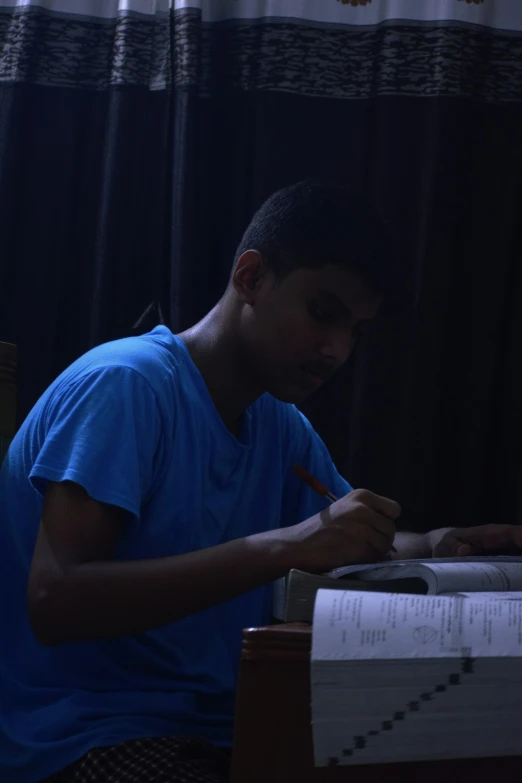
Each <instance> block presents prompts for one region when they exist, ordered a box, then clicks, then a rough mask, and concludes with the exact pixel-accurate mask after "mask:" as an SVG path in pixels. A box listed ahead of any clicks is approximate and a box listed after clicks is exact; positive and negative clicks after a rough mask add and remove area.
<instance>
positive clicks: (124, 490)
mask: <svg viewBox="0 0 522 783" xmlns="http://www.w3.org/2000/svg"><path fill="white" fill-rule="evenodd" d="M42 429H43V432H42V434H41V436H40V438H39V440H40V443H39V445H38V450H37V453H36V455H35V458H34V461H33V467H32V469H31V471H30V474H29V478H30V481H31V483H32V485H33V487H34V488H35V489H36V491H37V492H39V493H40V494H41V495H43V494H44V492H45V486H46V483H47V482H48V481H53V482H61V481H74V482H75V483H77V484H80V485H81V486H82V487H83V488H84V489H85V491H86V492H87V493H88V494H89V495H90V496H91V497H92V498H94V499H95V500H98V501H100V502H102V503H109V504H112V505H115V506H119V507H121V508H123V509H125V510H127V511H129V512H130V513H131V514H132V515H133V516H134V517H135V519H136V520H137V521H139V518H140V508H141V506H142V504H143V502H144V501H145V499H146V497H147V494H148V492H149V490H150V488H151V485H152V482H153V477H154V465H155V455H156V453H157V451H158V446H159V442H160V433H161V416H160V409H159V405H158V402H157V398H156V395H155V392H154V390H153V389H152V387H151V386H150V385H149V383H148V382H147V381H146V380H145V378H143V377H142V376H141V375H140V373H138V372H137V371H136V370H133V369H130V368H127V367H114V366H113V367H103V368H98V369H95V370H92V371H90V372H88V373H86V374H85V375H83V376H82V377H81V378H80V379H76V380H75V381H74V382H72V383H67V384H64V386H63V387H57V389H55V390H54V392H53V394H52V395H51V397H50V399H49V403H48V406H47V409H46V411H45V414H44V422H43V428H42Z"/></svg>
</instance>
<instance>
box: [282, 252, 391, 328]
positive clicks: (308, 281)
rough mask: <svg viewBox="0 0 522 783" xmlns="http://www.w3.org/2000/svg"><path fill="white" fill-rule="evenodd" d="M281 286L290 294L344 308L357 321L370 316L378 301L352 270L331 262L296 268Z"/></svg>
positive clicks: (379, 298)
mask: <svg viewBox="0 0 522 783" xmlns="http://www.w3.org/2000/svg"><path fill="white" fill-rule="evenodd" d="M282 285H283V286H285V285H286V289H287V291H288V292H289V293H290V292H291V293H293V294H294V295H301V296H304V297H311V296H313V297H315V298H320V299H321V300H322V301H323V302H324V304H331V305H332V306H334V307H335V306H337V307H339V308H341V309H342V308H345V309H346V310H349V311H350V313H351V314H352V316H353V318H356V319H361V320H366V319H369V318H374V317H375V315H376V314H377V310H378V308H379V305H380V303H381V300H382V297H381V296H379V295H378V294H376V293H375V292H374V291H373V290H372V289H371V288H370V287H369V286H368V285H367V283H365V281H364V280H363V279H362V278H361V277H360V276H359V275H358V274H357V273H356V272H353V271H352V270H351V269H344V268H342V267H338V266H333V265H331V264H328V265H327V266H325V267H322V268H320V269H306V268H303V267H301V268H300V269H296V270H294V271H293V272H291V273H290V274H289V275H287V277H286V278H285V279H284V280H283V283H282Z"/></svg>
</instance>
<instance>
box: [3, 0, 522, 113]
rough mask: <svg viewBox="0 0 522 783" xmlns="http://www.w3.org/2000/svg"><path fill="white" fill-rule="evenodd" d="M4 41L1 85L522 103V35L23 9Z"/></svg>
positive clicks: (450, 26) (9, 17)
mask: <svg viewBox="0 0 522 783" xmlns="http://www.w3.org/2000/svg"><path fill="white" fill-rule="evenodd" d="M328 1H329V0H328ZM486 1H488V0H486ZM325 2H327V0H325ZM521 2H522V0H521ZM0 41H3V42H4V43H3V48H2V50H1V51H0V81H4V82H30V83H33V84H40V85H45V86H55V87H60V86H61V87H77V88H83V89H93V90H106V89H108V88H109V87H110V86H117V85H135V86H140V87H147V88H149V89H151V90H163V89H168V88H169V87H171V86H172V83H174V85H175V86H177V87H180V88H192V89H195V90H196V91H197V92H198V93H199V94H200V95H201V96H212V95H218V94H224V93H231V92H238V91H254V90H279V91H286V92H292V93H297V94H301V95H309V96H316V97H332V98H341V99H342V98H345V99H353V98H369V97H372V96H376V95H409V96H414V97H433V96H455V97H464V98H471V99H477V100H484V101H491V102H497V103H498V102H506V101H521V100H522V36H520V35H518V34H512V35H510V34H507V33H506V31H502V32H496V31H494V30H492V29H487V28H480V27H469V26H464V27H463V26H461V25H460V24H455V23H453V22H451V23H445V24H442V23H440V22H438V23H433V24H428V23H423V24H422V25H419V24H415V23H412V22H411V21H409V22H408V23H406V24H405V23H399V22H394V21H390V22H383V23H381V24H380V25H377V26H373V27H363V26H361V27H358V26H351V27H349V28H347V27H345V26H342V25H330V24H328V25H324V24H316V23H312V22H309V21H298V20H297V21H296V20H294V19H292V20H282V19H276V20H274V19H255V20H245V19H235V20H228V21H226V22H221V23H202V19H201V12H200V11H199V10H197V9H191V8H186V9H181V10H179V11H177V12H175V13H171V14H165V13H157V14H156V15H154V16H152V15H151V16H149V17H144V16H140V15H137V14H135V13H127V14H121V15H120V16H118V17H117V18H115V19H110V20H109V19H103V20H100V19H93V18H88V19H85V18H78V17H76V18H73V17H72V16H68V15H62V14H56V13H50V12H48V11H45V10H44V9H41V8H39V7H36V6H25V7H20V6H18V7H17V8H15V9H11V10H10V11H9V12H8V10H7V9H6V8H4V9H3V10H2V12H0Z"/></svg>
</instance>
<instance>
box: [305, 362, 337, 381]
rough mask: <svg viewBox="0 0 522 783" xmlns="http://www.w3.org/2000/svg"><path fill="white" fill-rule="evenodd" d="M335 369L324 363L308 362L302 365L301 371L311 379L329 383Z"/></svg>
mask: <svg viewBox="0 0 522 783" xmlns="http://www.w3.org/2000/svg"><path fill="white" fill-rule="evenodd" d="M334 369H335V368H334V367H332V366H331V365H329V364H324V363H322V362H306V363H305V364H302V365H301V370H302V371H303V372H305V373H306V374H307V375H308V376H310V377H311V378H314V379H317V380H318V381H322V382H323V381H327V380H328V378H330V377H331V375H332V374H333V372H334Z"/></svg>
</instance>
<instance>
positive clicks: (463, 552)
mask: <svg viewBox="0 0 522 783" xmlns="http://www.w3.org/2000/svg"><path fill="white" fill-rule="evenodd" d="M479 551H480V550H479V549H478V547H474V546H472V545H471V544H465V543H464V542H463V541H458V540H457V541H455V556H456V557H469V556H470V555H476V554H477V553H478V552H479Z"/></svg>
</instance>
